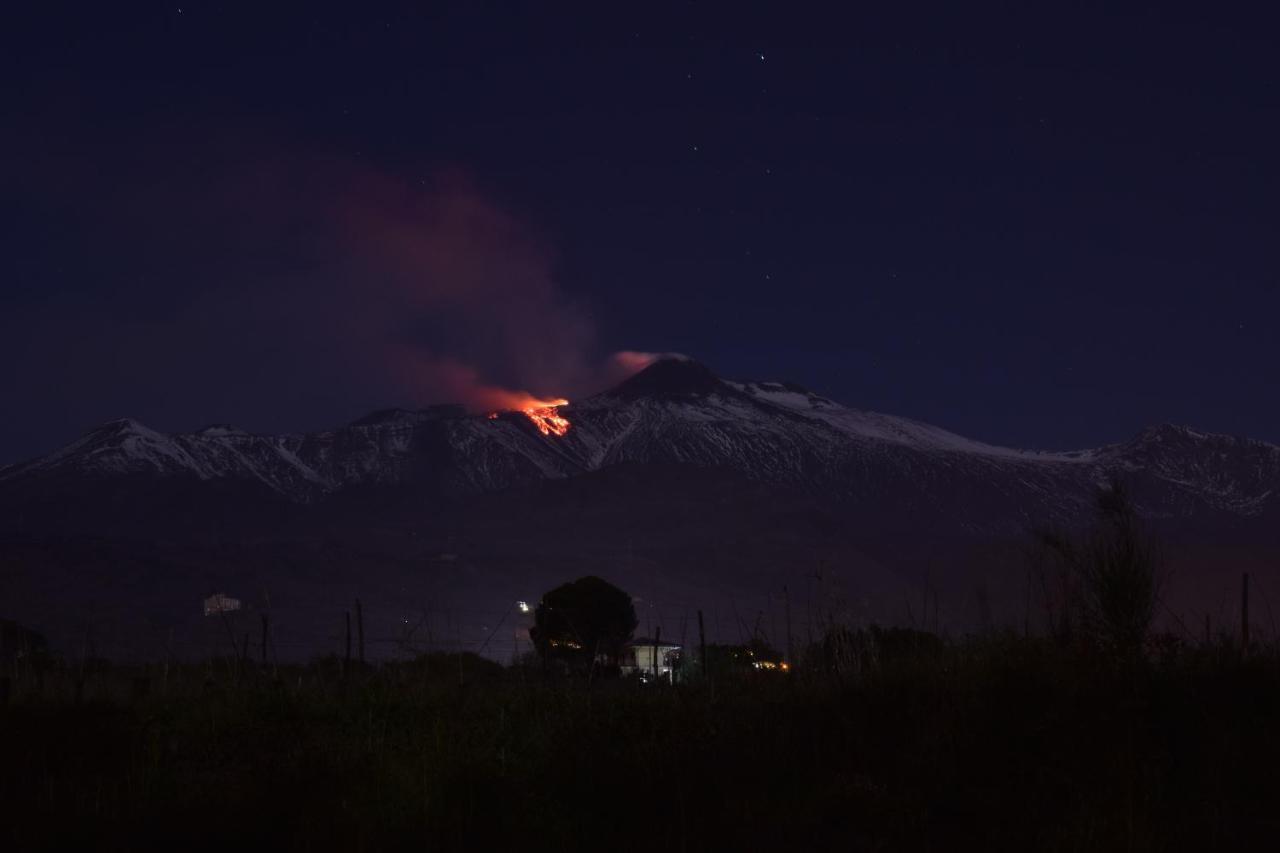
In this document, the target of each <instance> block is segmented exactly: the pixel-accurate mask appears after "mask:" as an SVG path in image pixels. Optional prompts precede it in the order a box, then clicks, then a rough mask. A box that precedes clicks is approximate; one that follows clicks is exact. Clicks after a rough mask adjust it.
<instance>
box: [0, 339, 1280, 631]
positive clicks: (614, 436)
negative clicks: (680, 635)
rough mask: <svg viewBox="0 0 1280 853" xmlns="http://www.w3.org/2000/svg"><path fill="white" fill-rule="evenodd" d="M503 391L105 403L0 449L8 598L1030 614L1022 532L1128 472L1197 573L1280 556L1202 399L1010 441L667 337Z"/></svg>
mask: <svg viewBox="0 0 1280 853" xmlns="http://www.w3.org/2000/svg"><path fill="white" fill-rule="evenodd" d="M495 414H496V416H493V417H491V416H488V415H486V414H480V415H472V414H468V413H467V412H465V411H464V410H462V409H461V408H459V407H454V406H435V407H431V408H427V409H422V410H417V411H410V410H402V409H392V410H385V411H381V412H378V413H375V414H373V415H370V416H367V417H364V418H361V419H360V420H357V421H355V422H353V423H351V424H348V425H346V426H343V427H340V428H337V429H334V430H330V431H325V432H319V433H307V434H292V435H254V434H251V433H248V432H245V431H243V430H240V429H237V428H235V427H231V426H226V425H219V426H212V427H207V428H205V429H202V430H199V431H196V432H190V433H175V434H168V433H162V432H158V431H155V430H152V429H150V428H148V427H147V426H145V425H143V424H141V423H139V422H137V421H135V420H129V419H122V420H116V421H112V422H109V423H107V424H104V425H102V426H100V427H98V428H96V429H93V430H91V431H90V432H88V433H87V434H85V435H84V436H83V437H82V438H80V439H79V440H77V441H75V442H73V443H72V444H69V445H67V446H66V447H63V448H61V449H59V450H57V451H55V452H53V453H51V454H49V455H47V456H44V457H41V458H38V459H34V460H31V461H28V462H24V463H21V464H17V465H12V466H9V467H7V468H4V469H0V560H2V561H3V562H0V566H3V567H4V575H3V583H4V584H5V587H4V589H3V592H4V593H5V595H4V598H3V600H5V601H8V602H13V603H14V604H13V607H14V609H15V612H14V613H12V614H3V615H6V616H17V617H21V616H22V615H23V614H22V613H21V612H17V611H19V610H21V609H22V608H24V607H25V608H26V609H28V610H30V611H32V612H34V613H35V614H36V616H37V617H39V618H37V619H35V620H34V621H36V622H40V621H41V619H43V620H44V621H45V622H49V621H59V618H61V616H65V615H66V613H67V612H70V611H74V610H75V609H76V607H79V606H82V605H83V603H84V601H87V600H90V599H91V600H92V601H93V602H94V607H95V608H96V612H98V613H99V614H101V612H102V611H103V610H104V609H110V607H112V606H118V604H119V602H120V601H122V600H129V601H133V602H150V604H149V605H148V607H149V608H150V609H151V610H154V611H156V612H157V614H158V615H156V616H155V617H154V618H155V619H159V620H160V621H161V622H163V621H164V619H165V618H168V617H167V616H165V614H170V613H172V612H175V610H176V609H177V605H176V603H175V602H176V601H178V600H184V601H185V600H187V599H188V598H192V599H193V600H194V598H195V597H197V595H198V594H199V593H202V592H203V593H208V592H209V591H210V590H212V589H214V588H215V587H216V588H217V589H218V590H219V591H221V590H223V589H224V588H226V591H228V593H229V594H233V595H234V594H237V593H239V597H242V598H243V597H245V594H244V593H243V591H242V589H243V587H244V586H246V585H248V586H250V587H252V588H254V589H260V590H263V589H271V590H276V592H273V593H272V595H271V601H272V602H274V604H273V606H274V607H276V608H279V607H280V606H283V605H282V602H283V601H285V600H288V597H287V596H285V597H282V591H283V590H286V589H287V590H295V593H294V599H295V600H294V605H295V606H298V607H303V600H304V599H305V600H308V601H316V600H320V599H322V598H323V599H326V600H328V599H341V598H342V597H343V596H344V595H347V594H348V593H349V594H350V595H352V596H354V595H363V596H364V597H365V599H366V601H381V602H382V605H383V607H384V608H385V614H387V619H388V622H389V623H391V622H394V621H395V620H400V621H401V623H403V620H405V619H412V618H415V617H412V611H415V608H417V604H415V605H413V606H412V607H410V606H409V605H407V604H406V602H407V601H418V600H419V599H421V598H424V597H425V598H430V599H433V600H438V599H440V597H441V596H447V597H451V598H452V599H456V600H457V601H462V600H466V601H468V602H470V605H469V606H470V607H471V610H472V612H474V613H481V612H488V611H490V610H492V611H496V612H497V613H498V614H500V613H501V610H502V605H500V604H499V603H497V602H494V601H490V600H489V599H488V598H486V596H490V595H497V593H494V592H493V591H494V590H495V589H497V588H502V589H504V590H508V591H509V592H510V594H509V595H506V596H505V597H507V598H510V599H511V600H513V601H514V600H516V599H520V600H529V599H536V598H537V596H538V594H539V593H540V591H541V590H542V589H543V588H544V587H549V585H551V584H553V583H555V582H558V581H561V580H564V579H567V578H568V577H570V576H577V575H579V574H587V573H594V574H600V575H603V576H606V577H611V578H614V579H616V580H617V581H618V582H619V583H620V584H621V585H622V586H623V587H624V588H626V589H630V590H632V591H633V593H635V594H637V595H638V596H641V597H643V598H645V599H646V600H647V601H649V602H658V603H662V602H666V604H665V610H664V612H663V613H662V614H659V613H657V612H654V613H652V614H651V616H652V618H655V619H657V618H659V616H660V617H661V619H663V620H670V619H672V618H674V616H673V614H674V613H675V612H676V611H677V610H681V612H683V614H684V616H686V617H687V614H688V612H689V609H690V608H691V607H692V608H695V609H702V608H703V607H709V602H710V601H711V600H715V601H720V602H723V601H725V600H726V596H727V597H728V599H729V600H730V601H732V602H735V603H734V605H733V606H732V607H729V606H726V607H725V609H726V612H727V611H728V610H731V609H737V604H736V602H738V601H742V602H746V601H748V600H752V601H755V602H756V604H755V605H752V606H751V607H748V606H747V605H746V604H743V608H745V609H747V610H754V611H755V612H756V613H758V614H763V613H767V612H771V611H776V609H777V608H778V607H779V606H780V605H779V600H780V594H781V590H782V589H784V588H793V589H804V588H807V587H811V586H813V585H814V584H816V583H819V582H820V583H822V584H827V583H829V582H833V581H832V578H835V577H839V578H840V579H841V580H840V583H841V584H843V587H842V588H843V589H844V592H843V593H841V594H840V596H834V597H832V595H833V594H830V593H829V594H828V598H830V600H833V601H834V600H835V599H836V598H839V599H840V600H841V601H843V602H844V603H843V604H842V605H841V606H842V607H846V608H853V610H856V611H857V612H858V613H860V614H862V616H861V617H860V618H868V619H869V618H880V619H883V620H884V621H893V620H897V621H904V620H905V621H913V620H914V621H916V622H917V623H918V622H919V620H920V619H921V618H922V614H923V613H926V612H932V613H934V614H935V615H934V616H933V617H932V618H934V619H935V620H940V619H942V617H940V616H938V615H937V612H938V609H939V606H938V601H940V600H950V601H951V602H952V605H951V608H950V618H951V619H952V620H953V623H954V624H956V625H957V626H959V625H963V624H967V621H968V622H971V621H972V619H973V618H974V612H975V610H974V605H973V599H974V598H975V590H976V589H978V588H982V589H983V590H984V592H983V596H984V597H988V598H994V599H996V603H997V605H999V604H1000V603H1001V602H1003V606H1004V610H1005V612H1006V616H1008V617H1009V618H1010V619H1013V620H1014V621H1016V620H1017V619H1021V618H1025V617H1026V616H1027V614H1026V612H1025V611H1026V610H1027V609H1028V605H1026V603H1025V601H1026V599H1027V596H1028V595H1029V592H1028V584H1029V581H1028V580H1027V568H1026V554H1025V545H1026V541H1027V533H1028V531H1029V530H1031V529H1034V528H1037V527H1044V526H1053V527H1071V526H1074V525H1079V524H1082V523H1085V522H1087V521H1088V520H1089V518H1091V513H1092V507H1093V501H1094V497H1095V494H1096V491H1097V489H1098V488H1099V486H1100V485H1101V484H1103V483H1106V482H1108V481H1109V480H1110V479H1111V478H1113V477H1116V476H1119V477H1121V478H1123V479H1124V480H1125V481H1126V482H1127V483H1128V484H1130V486H1131V489H1132V492H1133V494H1134V495H1135V499H1136V502H1137V504H1138V508H1139V511H1140V512H1141V513H1142V515H1143V516H1144V517H1145V518H1146V519H1147V520H1148V521H1149V523H1150V524H1151V525H1152V526H1153V528H1154V529H1157V530H1159V531H1161V532H1162V533H1163V535H1165V536H1166V537H1167V539H1168V541H1169V542H1170V550H1171V552H1172V553H1171V561H1172V562H1173V563H1175V564H1176V565H1177V567H1178V572H1179V574H1180V576H1181V577H1182V587H1183V588H1184V593H1185V595H1184V597H1186V598H1188V599H1192V600H1201V601H1202V600H1203V595H1204V594H1205V592H1204V590H1206V589H1208V590H1210V591H1211V592H1214V594H1216V590H1217V589H1218V587H1219V586H1221V585H1222V584H1224V583H1226V581H1225V580H1223V578H1224V577H1226V576H1227V575H1230V574H1231V573H1234V572H1236V571H1238V570H1240V569H1241V568H1252V569H1253V571H1255V573H1258V574H1259V577H1260V580H1259V581H1258V582H1259V583H1261V584H1263V585H1264V588H1265V584H1266V583H1267V581H1266V579H1265V577H1266V576H1269V575H1267V572H1269V571H1273V570H1271V569H1270V568H1269V567H1270V566H1273V565H1276V564H1280V561H1277V560H1276V559H1275V557H1276V556H1277V555H1280V542H1278V541H1277V535H1276V530H1277V529H1280V524H1277V522H1280V447H1276V446H1274V445H1270V444H1267V443H1264V442H1260V441H1255V440H1251V439H1247V438H1239V437H1232V436H1225V435H1215V434H1211V433H1206V432H1202V431H1199V430H1195V429H1192V428H1190V427H1185V426H1174V425H1160V426H1154V427H1151V428H1149V429H1147V430H1144V431H1142V432H1141V433H1140V434H1139V435H1137V436H1134V437H1133V438H1131V439H1129V440H1127V441H1121V442H1117V443H1115V444H1111V445H1107V446H1104V447H1099V448H1092V449H1086V450H1080V451H1074V452H1055V453H1048V452H1040V451H1033V450H1020V449H1012V448H1004V447H998V446H993V445H989V444H985V443H982V442H979V441H974V440H971V439H967V438H964V437H962V436H959V435H956V434H954V433H951V432H948V431H946V430H943V429H940V428H938V427H935V426H931V425H928V424H924V423H920V422H917V421H913V420H909V419H906V418H900V417H894V416H890V415H884V414H877V413H874V412H866V411H861V410H857V409H853V408H849V407H846V406H844V405H841V404H839V403H837V402H835V401H833V400H831V399H829V398H827V397H825V396H823V395H821V394H818V393H816V392H814V391H811V390H808V389H806V388H803V387H801V386H798V385H795V384H792V383H783V382H773V381H734V380H728V379H724V378H722V377H720V376H718V375H716V374H715V373H714V372H713V371H711V370H710V369H709V368H708V367H706V366H705V365H703V364H701V363H699V362H697V361H694V360H690V359H675V358H667V359H662V360H659V361H657V362H655V363H653V364H652V365H650V366H649V367H647V368H646V369H644V370H642V371H641V372H639V373H637V374H635V375H634V376H632V377H630V378H629V379H627V380H626V381H624V382H622V383H621V384H619V385H618V386H616V387H614V388H611V389H608V390H606V391H604V392H602V393H600V394H597V395H595V396H592V397H588V398H585V399H582V400H578V401H575V402H573V403H570V404H567V405H562V406H557V407H555V409H554V410H553V412H552V414H553V415H554V416H556V417H562V418H563V419H564V420H565V422H566V423H571V424H572V428H566V429H565V430H563V431H556V430H550V429H543V428H541V427H540V425H539V423H538V422H537V420H536V419H533V418H530V417H528V416H527V415H526V413H523V412H519V411H513V412H499V413H495ZM815 578H817V579H819V580H815ZM788 579H789V580H788ZM427 587H430V589H431V590H433V591H432V592H431V593H430V594H429V595H428V594H427V593H425V592H424V589H426V588H427ZM920 589H926V590H932V591H931V592H927V593H926V594H925V595H924V599H923V600H924V601H925V602H928V601H933V602H934V603H933V604H932V610H930V605H928V604H927V603H925V604H922V603H920V601H921V599H920V597H919V590H920ZM297 590H306V592H305V593H303V592H296V591H297ZM1277 593H1280V589H1277ZM761 595H763V596H764V598H763V599H761V598H760V596H761ZM841 596H843V597H841ZM930 596H932V598H930ZM944 596H946V597H947V598H944ZM753 597H754V598H753ZM1219 597H1220V598H1221V597H1222V596H1219ZM504 600H505V599H504ZM1170 600H1173V599H1172V598H1171V599H1170ZM1223 600H1225V599H1223ZM761 601H764V602H765V604H764V605H761V604H760V602H761ZM966 601H967V602H968V603H964V602H966ZM24 602H25V603H24ZM72 602H78V603H77V604H75V605H74V606H72ZM157 602H160V603H157ZM480 602H487V603H484V604H483V605H482V604H481V603H480ZM673 602H684V604H683V605H680V606H679V607H677V605H676V604H674V603H673ZM859 602H860V603H859ZM695 605H697V606H695ZM649 606H651V607H658V606H659V604H650V605H649ZM987 606H988V605H987V604H984V605H983V608H984V612H985V608H986V607H987ZM457 607H458V610H459V612H461V611H462V609H464V608H463V606H462V605H461V604H458V605H457ZM144 609H145V608H144ZM304 609H305V608H304ZM57 614H60V616H58V618H55V615H57ZM95 618H97V617H95ZM121 618H124V617H121ZM806 618H807V619H808V620H809V621H815V620H816V619H817V617H816V616H815V615H814V614H813V613H812V612H810V613H809V614H808V615H807V617H806ZM984 618H985V617H984ZM496 620H497V615H491V616H490V617H489V618H487V619H481V618H476V619H474V620H471V621H474V622H475V624H474V625H471V624H470V622H467V624H468V625H470V627H469V628H468V629H467V630H469V631H471V632H472V633H473V634H475V635H476V636H480V635H481V634H483V632H481V631H480V626H481V625H487V624H488V623H489V622H493V621H496ZM746 620H747V617H746V616H743V614H742V613H741V612H739V613H738V614H737V616H736V617H735V618H734V621H733V623H730V624H731V627H730V628H726V629H724V630H736V631H741V630H743V627H742V626H743V625H744V624H745V621H746ZM966 620H967V621H966ZM126 621H127V620H126ZM459 621H466V620H461V619H459ZM723 621H725V622H726V623H727V622H728V619H727V617H726V619H725V620H723ZM756 627H758V626H756ZM489 628H490V629H491V628H492V626H491V625H490V626H489ZM676 630H677V626H676V625H674V624H670V623H669V622H668V624H667V625H665V626H664V636H674V634H672V633H671V632H673V631H676ZM462 633H465V631H463V632H462Z"/></svg>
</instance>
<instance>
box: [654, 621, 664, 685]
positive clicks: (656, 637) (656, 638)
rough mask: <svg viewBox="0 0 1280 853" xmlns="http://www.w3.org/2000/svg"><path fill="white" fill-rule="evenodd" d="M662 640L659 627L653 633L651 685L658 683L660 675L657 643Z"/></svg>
mask: <svg viewBox="0 0 1280 853" xmlns="http://www.w3.org/2000/svg"><path fill="white" fill-rule="evenodd" d="M661 638H662V626H661V625H659V626H658V627H657V628H655V629H654V631H653V683H654V684H657V683H658V678H659V677H660V676H661V673H660V672H659V671H658V641H659V640H660V639H661Z"/></svg>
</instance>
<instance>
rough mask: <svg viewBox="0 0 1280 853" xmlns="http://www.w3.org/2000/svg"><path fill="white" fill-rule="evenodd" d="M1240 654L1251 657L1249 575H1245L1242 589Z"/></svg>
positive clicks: (1246, 573)
mask: <svg viewBox="0 0 1280 853" xmlns="http://www.w3.org/2000/svg"><path fill="white" fill-rule="evenodd" d="M1240 652H1241V654H1243V655H1244V656H1245V657H1248V656H1249V573H1248V572H1245V573H1244V578H1243V581H1242V585H1241V588H1240Z"/></svg>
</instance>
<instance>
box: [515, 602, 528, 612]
mask: <svg viewBox="0 0 1280 853" xmlns="http://www.w3.org/2000/svg"><path fill="white" fill-rule="evenodd" d="M516 607H519V608H520V612H521V613H528V612H529V602H527V601H517V602H516Z"/></svg>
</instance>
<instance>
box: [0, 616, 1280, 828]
mask: <svg viewBox="0 0 1280 853" xmlns="http://www.w3.org/2000/svg"><path fill="white" fill-rule="evenodd" d="M13 671H14V672H17V674H18V676H19V677H18V678H17V679H15V678H14V677H13V675H12V674H11V675H10V676H9V685H8V692H9V696H8V699H7V702H6V705H5V707H4V708H3V709H0V818H2V824H3V825H2V829H0V841H3V844H0V847H3V849H5V850H13V851H18V850H40V849H74V850H132V849H140V848H161V847H163V848H165V849H169V850H189V849H193V848H195V849H220V850H232V849H258V848H264V847H265V849H278V850H288V849H313V850H330V849H343V850H388V849H415V850H438V849H439V850H454V849H459V850H493V849H500V848H521V849H526V850H541V849H554V850H618V849H644V850H649V851H661V850H802V849H841V850H863V849H883V850H964V849H986V850H992V849H1001V850H1161V849H1185V850H1222V849H1230V848H1231V847H1232V846H1233V845H1236V844H1246V843H1247V844H1249V849H1261V848H1262V847H1263V846H1265V847H1266V848H1270V847H1271V846H1272V845H1274V844H1276V843H1280V783H1278V782H1277V774H1278V773H1280V670H1278V668H1277V663H1276V660H1275V658H1274V657H1272V656H1268V655H1255V656H1253V657H1252V658H1251V659H1249V660H1241V659H1240V658H1239V656H1238V655H1237V654H1235V653H1233V652H1231V651H1229V650H1227V649H1225V648H1221V649H1180V650H1178V649H1175V650H1173V651H1171V652H1169V653H1168V654H1165V655H1163V656H1159V655H1157V656H1152V657H1148V659H1147V660H1145V661H1144V662H1142V663H1138V664H1129V665H1125V666H1118V665H1116V664H1114V663H1106V662H1103V661H1098V660H1091V659H1086V658H1083V657H1081V656H1080V655H1078V654H1075V655H1069V654H1066V653H1065V652H1062V651H1061V650H1059V649H1056V648H1055V647H1053V646H1051V645H1049V644H1047V643H1043V642H1040V641H1035V640H1023V639H1016V638H1004V639H988V640H983V641H969V642H965V643H962V644H957V645H952V646H948V647H946V648H944V649H942V650H936V649H935V650H931V651H929V652H928V653H923V654H919V655H906V656H902V657H900V658H898V659H895V660H887V661H886V660H880V661H878V662H874V663H873V664H871V665H865V666H860V667H859V668H858V671H855V672H849V671H846V672H844V673H843V674H839V675H833V674H831V673H830V672H826V673H819V671H817V670H812V669H811V670H809V671H808V672H804V671H797V672H794V673H791V674H790V675H785V676H783V675H778V676H775V677H770V678H758V677H757V678H750V677H745V676H743V675H739V676H730V675H725V676H724V677H722V678H719V679H716V680H714V683H711V684H709V683H705V682H703V683H693V684H689V685H685V686H678V687H675V688H671V687H665V688H653V687H649V688H644V687H639V686H637V685H635V684H634V683H629V682H623V681H616V680H615V681H607V680H597V681H595V682H594V683H591V684H587V683H585V682H582V681H568V680H561V681H547V680H544V679H543V678H542V677H541V675H540V673H539V671H538V670H537V669H536V668H511V669H503V668H501V667H498V666H496V665H494V664H491V663H488V662H485V661H482V660H480V659H477V658H470V657H463V658H461V659H459V658H458V657H456V656H447V655H440V656H432V657H429V658H423V659H420V660H419V661H416V662H414V663H402V664H387V665H383V666H381V667H378V668H369V669H366V670H358V669H355V668H353V670H352V671H351V672H349V673H348V674H347V675H346V676H345V677H343V676H342V674H341V671H340V667H339V666H338V665H337V662H329V663H321V664H317V665H313V666H310V667H305V668H302V667H297V668H293V667H290V668H285V667H281V668H280V669H279V670H275V669H274V668H270V667H267V668H261V669H258V668H254V667H252V666H250V665H248V664H244V665H241V666H236V665H234V664H233V663H230V662H227V661H214V662H210V663H208V664H206V665H203V666H187V667H181V668H179V667H176V666H173V667H168V668H166V667H163V666H153V667H149V668H145V669H142V668H135V669H124V668H112V667H106V666H102V665H99V666H98V667H96V668H95V667H94V666H87V667H86V668H84V669H83V670H81V668H80V667H78V666H69V665H68V666H62V667H53V668H51V669H48V670H47V671H44V672H42V673H41V672H39V671H34V672H33V671H32V670H31V669H27V670H25V671H24V670H22V669H21V668H20V667H15V668H13ZM81 681H82V684H81V686H80V687H79V688H77V686H76V685H77V682H81ZM77 693H78V694H79V696H78V697H77ZM1240 849H1245V848H1240Z"/></svg>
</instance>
